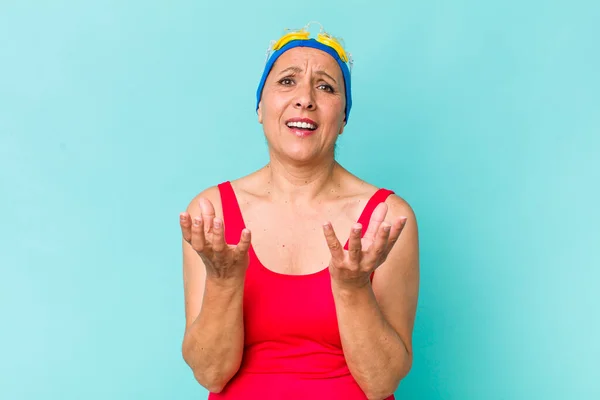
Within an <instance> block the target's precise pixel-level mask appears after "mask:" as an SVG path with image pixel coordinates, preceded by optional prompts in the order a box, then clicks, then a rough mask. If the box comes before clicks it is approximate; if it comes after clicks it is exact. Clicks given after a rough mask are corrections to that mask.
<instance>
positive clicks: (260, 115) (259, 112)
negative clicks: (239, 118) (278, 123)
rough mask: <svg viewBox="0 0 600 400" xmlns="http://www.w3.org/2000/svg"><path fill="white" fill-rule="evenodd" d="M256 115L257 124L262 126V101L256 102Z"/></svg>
mask: <svg viewBox="0 0 600 400" xmlns="http://www.w3.org/2000/svg"><path fill="white" fill-rule="evenodd" d="M256 113H257V114H258V123H259V124H262V122H263V117H262V101H259V102H258V110H256Z"/></svg>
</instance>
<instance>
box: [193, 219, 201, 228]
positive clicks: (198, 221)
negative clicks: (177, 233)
mask: <svg viewBox="0 0 600 400" xmlns="http://www.w3.org/2000/svg"><path fill="white" fill-rule="evenodd" d="M194 225H195V226H198V225H200V218H194Z"/></svg>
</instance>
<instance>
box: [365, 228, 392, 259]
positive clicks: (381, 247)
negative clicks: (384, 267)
mask: <svg viewBox="0 0 600 400" xmlns="http://www.w3.org/2000/svg"><path fill="white" fill-rule="evenodd" d="M391 227H392V226H391V225H390V224H389V223H387V222H382V223H381V226H380V228H379V231H377V235H376V236H375V241H374V242H373V244H372V245H371V247H370V248H369V249H368V251H367V254H368V255H367V256H365V257H364V258H365V261H367V262H368V264H369V266H373V265H375V266H378V265H379V262H380V259H381V258H382V257H384V256H385V252H386V248H387V242H388V238H389V236H390V230H391Z"/></svg>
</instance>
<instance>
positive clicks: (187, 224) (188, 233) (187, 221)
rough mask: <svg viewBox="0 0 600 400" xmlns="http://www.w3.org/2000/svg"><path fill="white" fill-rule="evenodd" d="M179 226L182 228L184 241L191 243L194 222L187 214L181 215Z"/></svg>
mask: <svg viewBox="0 0 600 400" xmlns="http://www.w3.org/2000/svg"><path fill="white" fill-rule="evenodd" d="M179 225H180V226H181V236H183V240H185V241H186V242H188V243H190V241H191V240H192V220H191V218H190V215H189V214H188V213H187V212H182V213H181V214H179Z"/></svg>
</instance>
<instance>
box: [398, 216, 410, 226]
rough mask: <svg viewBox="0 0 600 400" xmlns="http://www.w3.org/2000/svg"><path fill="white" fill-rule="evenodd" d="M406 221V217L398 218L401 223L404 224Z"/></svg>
mask: <svg viewBox="0 0 600 400" xmlns="http://www.w3.org/2000/svg"><path fill="white" fill-rule="evenodd" d="M406 221H408V217H402V219H401V220H400V222H402V225H404V224H406Z"/></svg>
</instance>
